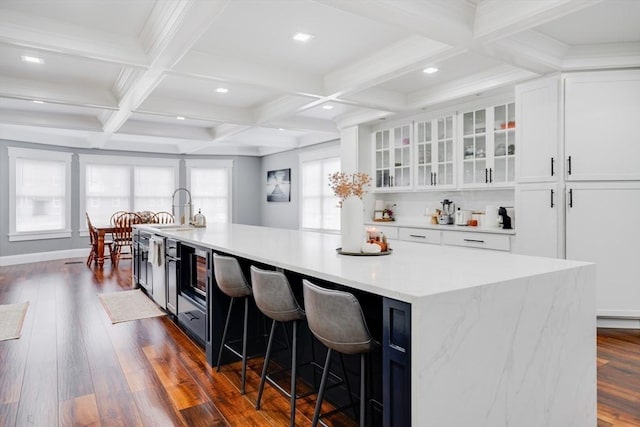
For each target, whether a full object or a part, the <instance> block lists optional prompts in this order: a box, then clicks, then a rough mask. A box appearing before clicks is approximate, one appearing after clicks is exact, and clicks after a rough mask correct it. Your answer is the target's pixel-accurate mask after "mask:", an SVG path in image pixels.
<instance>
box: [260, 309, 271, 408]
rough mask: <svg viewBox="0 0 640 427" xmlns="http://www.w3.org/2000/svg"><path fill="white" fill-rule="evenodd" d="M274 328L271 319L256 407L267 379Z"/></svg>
mask: <svg viewBox="0 0 640 427" xmlns="http://www.w3.org/2000/svg"><path fill="white" fill-rule="evenodd" d="M275 330H276V321H275V320H272V321H271V332H270V333H269V343H268V344H267V352H266V354H265V355H264V366H262V375H261V376H260V386H259V387H258V397H257V399H256V409H260V400H261V399H262V391H263V390H264V383H265V380H266V379H267V368H268V367H269V358H270V357H271V344H272V343H273V335H274V332H275Z"/></svg>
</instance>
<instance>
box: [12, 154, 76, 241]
mask: <svg viewBox="0 0 640 427" xmlns="http://www.w3.org/2000/svg"><path fill="white" fill-rule="evenodd" d="M7 151H8V153H9V241H10V242H21V241H25V240H44V239H64V238H69V237H71V157H72V156H73V153H67V152H61V151H49V150H34V149H31V148H17V147H7ZM17 159H28V160H54V161H62V162H64V163H65V198H64V199H65V212H66V218H65V228H64V230H52V231H28V232H17V231H16V160H17Z"/></svg>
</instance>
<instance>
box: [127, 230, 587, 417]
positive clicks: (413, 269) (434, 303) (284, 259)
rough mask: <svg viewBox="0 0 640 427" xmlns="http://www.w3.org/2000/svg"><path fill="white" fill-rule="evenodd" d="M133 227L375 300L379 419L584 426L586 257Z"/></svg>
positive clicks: (284, 233)
mask: <svg viewBox="0 0 640 427" xmlns="http://www.w3.org/2000/svg"><path fill="white" fill-rule="evenodd" d="M138 227H139V228H141V229H145V230H148V231H153V232H154V233H156V234H158V235H162V236H165V237H170V238H172V239H176V240H178V241H180V242H182V243H183V244H185V245H194V246H196V247H200V248H208V249H210V250H213V251H216V252H222V253H226V254H230V255H234V256H237V257H240V258H243V259H245V260H250V261H252V262H256V263H259V264H261V265H267V266H272V267H276V268H280V269H282V270H284V271H285V272H292V273H295V274H298V275H301V276H303V277H307V278H310V280H312V281H313V280H314V279H317V280H319V281H322V282H326V283H332V284H336V285H337V286H342V287H346V288H349V289H353V290H354V291H358V292H364V293H367V294H371V295H375V296H378V297H379V298H380V299H381V300H382V304H380V305H374V307H375V310H380V309H381V310H382V311H383V313H382V315H381V316H380V317H381V318H382V319H384V320H383V326H382V336H381V337H379V338H380V339H381V341H382V344H383V345H382V353H383V358H382V359H383V363H382V377H383V381H382V383H383V384H382V388H383V390H382V393H383V396H384V407H383V408H384V409H383V413H384V424H385V425H401V424H398V420H405V421H408V420H410V424H411V425H413V426H438V427H440V426H454V427H456V426H461V427H462V426H491V427H494V426H519V427H520V426H580V427H582V426H595V425H596V344H595V336H596V326H595V322H596V316H595V266H594V265H592V264H588V263H580V262H571V261H564V260H558V259H551V258H537V257H527V256H520V255H512V254H508V253H503V252H497V251H488V250H478V249H468V248H459V247H447V246H435V245H423V244H419V243H413V242H402V241H398V242H394V244H393V253H392V254H391V255H387V256H371V257H358V256H356V257H352V256H344V255H339V254H337V253H336V248H337V247H338V246H339V245H340V237H339V236H338V235H331V234H322V233H314V232H303V231H296V230H285V229H272V228H265V227H255V226H246V225H236V224H228V225H209V226H208V227H207V228H206V229H179V228H178V229H170V228H165V229H155V228H153V227H152V226H149V225H141V226H138ZM363 309H364V310H368V309H371V308H370V307H367V306H365V305H363ZM217 325H218V324H216V323H215V322H212V323H211V328H212V329H215V328H217V327H218V326H217ZM408 424H409V423H408V422H405V423H403V424H402V425H408Z"/></svg>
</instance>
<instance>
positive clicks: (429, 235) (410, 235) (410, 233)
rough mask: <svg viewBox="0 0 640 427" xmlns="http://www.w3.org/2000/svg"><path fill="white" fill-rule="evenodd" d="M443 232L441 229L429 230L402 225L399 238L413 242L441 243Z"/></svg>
mask: <svg viewBox="0 0 640 427" xmlns="http://www.w3.org/2000/svg"><path fill="white" fill-rule="evenodd" d="M440 235H441V233H440V231H439V230H428V229H424V228H406V227H400V229H399V230H398V238H399V239H400V240H408V241H411V242H420V243H433V244H436V245H439V244H440V242H441V236H440Z"/></svg>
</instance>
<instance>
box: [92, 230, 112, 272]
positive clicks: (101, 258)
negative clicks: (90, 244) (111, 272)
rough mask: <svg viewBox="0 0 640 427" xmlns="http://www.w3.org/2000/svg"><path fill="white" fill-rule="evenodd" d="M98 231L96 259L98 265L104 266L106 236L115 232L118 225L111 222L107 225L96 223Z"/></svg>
mask: <svg viewBox="0 0 640 427" xmlns="http://www.w3.org/2000/svg"><path fill="white" fill-rule="evenodd" d="M94 227H95V229H96V230H97V232H98V242H97V243H98V248H97V254H96V255H97V256H96V261H97V263H98V267H103V266H104V240H105V239H104V237H105V236H106V235H108V234H113V232H114V231H115V230H116V227H115V226H113V225H111V224H105V225H96V226H94Z"/></svg>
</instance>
